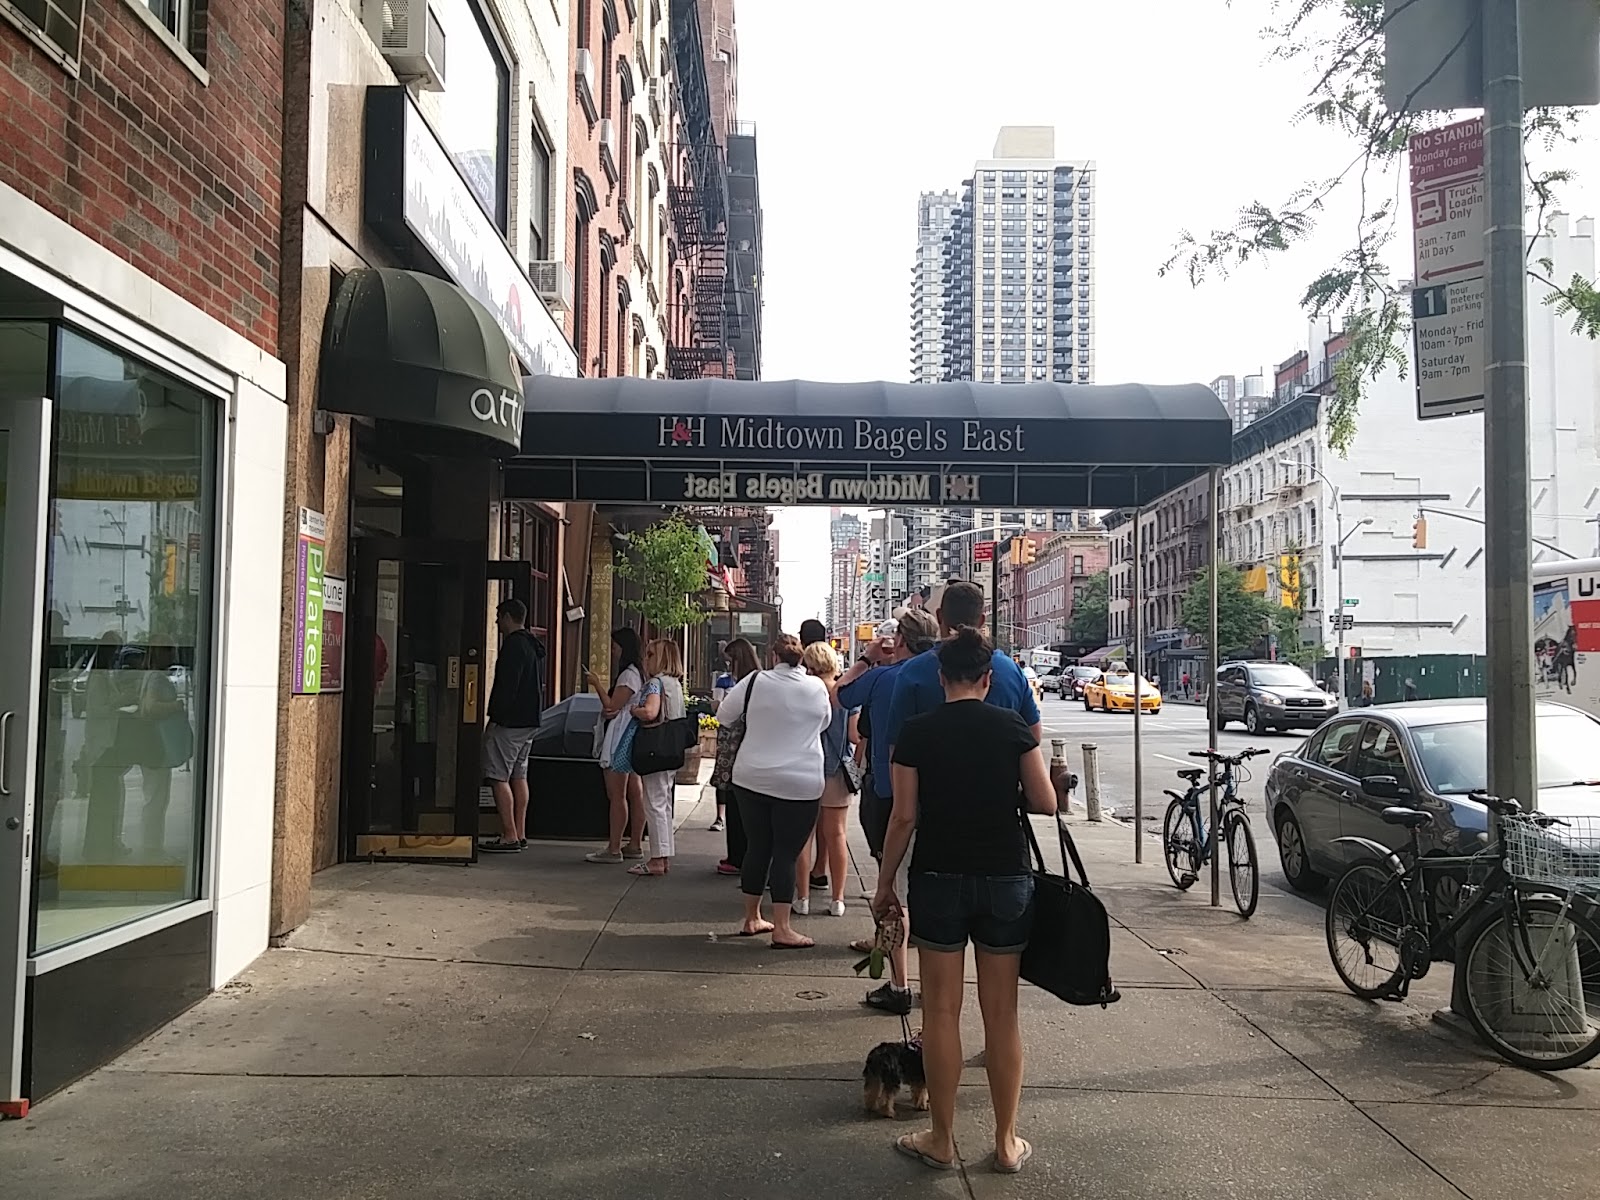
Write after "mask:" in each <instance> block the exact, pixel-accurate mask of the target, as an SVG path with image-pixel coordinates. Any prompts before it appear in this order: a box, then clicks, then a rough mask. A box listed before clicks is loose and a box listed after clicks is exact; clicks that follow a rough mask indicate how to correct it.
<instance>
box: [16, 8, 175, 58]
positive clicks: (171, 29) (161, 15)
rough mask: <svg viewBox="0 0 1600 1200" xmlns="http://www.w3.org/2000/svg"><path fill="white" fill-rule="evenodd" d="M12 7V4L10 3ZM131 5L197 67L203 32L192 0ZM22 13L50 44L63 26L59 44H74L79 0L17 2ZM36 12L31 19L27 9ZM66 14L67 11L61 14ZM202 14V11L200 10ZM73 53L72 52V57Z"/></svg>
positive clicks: (77, 24) (79, 12)
mask: <svg viewBox="0 0 1600 1200" xmlns="http://www.w3.org/2000/svg"><path fill="white" fill-rule="evenodd" d="M13 2H14V3H16V0H13ZM129 2H130V3H131V4H135V5H137V6H138V7H140V8H142V9H144V10H145V11H146V12H148V13H149V14H150V18H151V20H152V21H153V22H154V23H155V24H156V25H157V26H158V27H159V28H160V29H162V30H163V31H165V32H166V33H167V34H168V35H170V37H171V44H172V45H173V47H174V48H175V49H177V50H180V51H182V53H183V54H186V55H190V56H192V57H193V58H195V59H196V60H199V61H197V62H196V64H195V65H200V62H203V60H204V58H205V54H204V50H203V48H201V47H199V46H197V44H196V42H197V34H196V28H197V26H198V27H199V28H200V29H204V23H205V19H204V17H203V16H202V17H201V19H200V21H198V22H197V21H196V20H195V17H194V9H195V4H194V0H129ZM17 7H19V8H20V9H21V10H22V13H23V15H24V18H25V19H26V20H27V21H29V22H30V23H31V22H35V21H36V22H37V23H38V28H39V29H40V30H42V31H44V35H45V38H46V39H47V40H48V41H51V42H58V35H57V26H58V25H61V24H62V23H65V24H66V33H65V36H64V37H63V38H61V39H59V40H65V37H70V38H72V40H73V41H74V42H75V41H76V34H77V29H78V26H79V19H78V17H79V14H81V13H82V11H83V5H82V3H81V0H79V2H73V0H65V2H63V0H33V3H30V2H29V0H20V3H19V4H17ZM31 8H37V10H38V13H37V15H35V14H34V13H32V12H30V11H29V9H31ZM63 10H69V11H63ZM202 11H203V10H202ZM75 54H76V50H75V49H74V55H75Z"/></svg>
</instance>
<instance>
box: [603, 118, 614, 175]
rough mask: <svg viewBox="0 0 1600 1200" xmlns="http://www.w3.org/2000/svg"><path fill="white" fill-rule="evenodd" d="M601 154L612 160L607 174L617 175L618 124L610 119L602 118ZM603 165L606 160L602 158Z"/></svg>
mask: <svg viewBox="0 0 1600 1200" xmlns="http://www.w3.org/2000/svg"><path fill="white" fill-rule="evenodd" d="M600 153H601V154H602V155H604V156H608V157H609V159H610V169H609V171H608V172H607V173H608V174H610V175H615V174H616V171H617V123H616V122H615V121H613V120H612V119H611V118H610V117H601V118H600ZM600 161H601V163H602V165H604V164H605V163H606V158H605V157H602V158H601V160H600Z"/></svg>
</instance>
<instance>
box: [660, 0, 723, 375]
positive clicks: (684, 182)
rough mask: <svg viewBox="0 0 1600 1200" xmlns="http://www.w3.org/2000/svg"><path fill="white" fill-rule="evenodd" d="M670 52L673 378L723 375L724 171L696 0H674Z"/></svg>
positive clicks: (670, 347) (670, 358)
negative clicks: (674, 120) (677, 136)
mask: <svg viewBox="0 0 1600 1200" xmlns="http://www.w3.org/2000/svg"><path fill="white" fill-rule="evenodd" d="M671 13H672V17H671V20H672V53H673V62H674V64H675V66H676V68H677V85H678V99H679V103H680V105H681V107H682V112H683V128H682V137H683V141H682V143H681V144H680V145H677V146H673V147H671V159H672V167H671V174H670V178H669V180H668V184H667V196H668V202H669V204H670V206H671V210H672V222H673V226H674V228H675V229H676V231H677V236H678V260H679V263H680V264H681V265H682V266H684V267H685V268H686V269H687V271H686V273H687V275H688V279H687V281H686V285H685V286H684V287H681V288H680V287H679V286H678V285H677V282H676V280H675V281H674V282H673V284H672V295H671V297H670V299H669V302H668V319H669V323H670V325H671V328H672V329H673V331H674V335H675V336H674V339H673V341H672V343H671V344H669V345H668V347H667V374H668V376H669V377H670V378H673V379H725V378H729V377H731V376H732V374H733V369H732V368H733V362H732V351H731V348H730V347H729V344H728V311H727V309H728V176H727V170H726V166H725V164H724V160H723V149H722V146H721V145H720V144H719V143H718V141H717V132H716V126H715V124H714V123H713V122H712V118H711V89H710V86H709V84H708V82H707V79H706V64H705V44H704V42H703V40H702V38H701V34H700V15H699V11H698V6H697V5H695V4H692V3H683V4H674V5H672V8H671Z"/></svg>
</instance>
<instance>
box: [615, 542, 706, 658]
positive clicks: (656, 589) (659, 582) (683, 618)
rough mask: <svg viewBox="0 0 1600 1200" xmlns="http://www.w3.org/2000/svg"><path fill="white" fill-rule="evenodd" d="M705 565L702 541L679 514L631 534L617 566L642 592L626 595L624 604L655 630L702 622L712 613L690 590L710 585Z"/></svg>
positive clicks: (617, 573)
mask: <svg viewBox="0 0 1600 1200" xmlns="http://www.w3.org/2000/svg"><path fill="white" fill-rule="evenodd" d="M706 566H707V560H706V549H705V543H704V541H703V540H702V538H701V536H700V534H699V532H698V531H697V530H696V529H694V528H693V527H692V526H690V525H688V524H687V523H686V522H685V521H684V520H683V519H682V518H681V517H676V516H673V517H668V518H666V519H665V520H663V521H658V522H656V523H655V524H654V525H651V526H649V527H648V528H646V529H641V530H639V531H638V532H636V533H633V534H630V535H629V536H628V539H627V544H626V546H625V547H624V548H623V549H622V550H620V551H618V553H617V559H616V564H615V568H614V569H615V571H616V575H617V577H618V578H619V579H623V580H626V581H627V582H629V583H631V584H633V585H635V587H636V588H637V590H638V594H637V595H634V596H626V597H624V598H623V601H622V607H623V608H626V609H630V610H632V611H634V612H637V613H639V614H640V615H641V616H643V617H644V619H645V620H646V621H648V622H649V623H650V625H651V626H652V627H653V628H654V629H655V631H656V633H657V635H660V634H663V633H666V632H668V631H670V630H675V629H681V628H683V627H684V626H685V625H698V624H700V623H701V622H702V621H704V620H706V618H707V617H709V616H710V614H709V613H708V612H706V611H705V610H704V609H703V608H701V607H700V606H699V605H697V604H694V603H693V602H692V601H691V600H690V596H691V595H692V594H693V593H696V592H699V591H701V590H702V589H703V588H704V587H705V586H706Z"/></svg>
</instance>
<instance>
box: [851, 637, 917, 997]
mask: <svg viewBox="0 0 1600 1200" xmlns="http://www.w3.org/2000/svg"><path fill="white" fill-rule="evenodd" d="M888 624H889V623H888V622H885V625H888ZM889 633H890V630H889V629H886V628H885V627H884V626H879V627H878V640H876V641H874V642H873V643H872V645H871V646H869V647H868V648H867V652H866V653H865V654H863V655H862V656H861V658H860V660H859V661H857V662H856V663H855V664H854V665H853V666H851V668H850V669H849V670H848V671H846V672H845V673H844V675H843V676H841V677H840V679H839V692H838V696H839V703H840V704H841V705H843V706H844V707H846V708H859V709H860V710H861V724H862V727H863V730H864V736H865V737H866V739H867V750H868V753H869V755H870V758H871V768H870V771H869V773H868V775H867V778H866V780H865V781H863V783H862V787H861V829H862V832H864V833H865V834H866V835H867V846H868V848H869V849H870V850H871V851H872V857H873V858H876V859H880V860H881V859H882V857H883V839H884V835H885V833H887V832H888V827H889V811H890V809H891V808H893V807H894V798H893V797H892V796H891V795H890V794H889V778H890V776H889V739H888V738H887V737H885V736H883V735H882V734H880V733H879V730H880V729H883V728H886V727H887V725H888V721H889V709H890V705H891V702H892V701H893V699H894V691H895V678H896V676H897V675H898V674H899V673H900V671H901V669H902V667H903V666H904V664H905V663H906V662H908V661H910V660H911V659H913V658H914V657H916V656H917V655H919V654H922V653H924V652H925V651H927V650H929V649H931V648H932V647H933V645H934V642H935V641H936V640H937V638H938V626H937V625H936V624H935V623H934V620H933V618H932V617H931V616H929V615H928V614H927V613H925V612H923V611H922V610H921V609H910V610H908V611H907V612H906V613H904V614H903V615H902V616H901V618H900V619H899V620H898V621H897V622H895V623H894V626H893V635H892V646H891V645H890V644H886V638H885V635H888V634H889ZM871 948H872V943H871V942H870V941H868V942H867V943H866V944H865V945H854V944H852V949H856V950H859V951H861V952H862V953H865V952H866V951H867V950H870V949H871ZM866 1002H867V1004H869V1005H871V1006H872V1007H873V1008H879V1009H883V1010H885V1011H888V1012H892V1013H909V1012H910V1011H911V989H910V987H909V986H908V984H907V972H906V948H905V945H904V944H903V943H902V944H901V945H900V946H899V947H898V948H896V949H895V950H894V951H893V952H892V953H891V954H890V955H889V982H888V983H886V984H884V985H883V986H882V987H879V988H876V989H874V990H873V991H871V992H868V993H867V1000H866Z"/></svg>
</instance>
